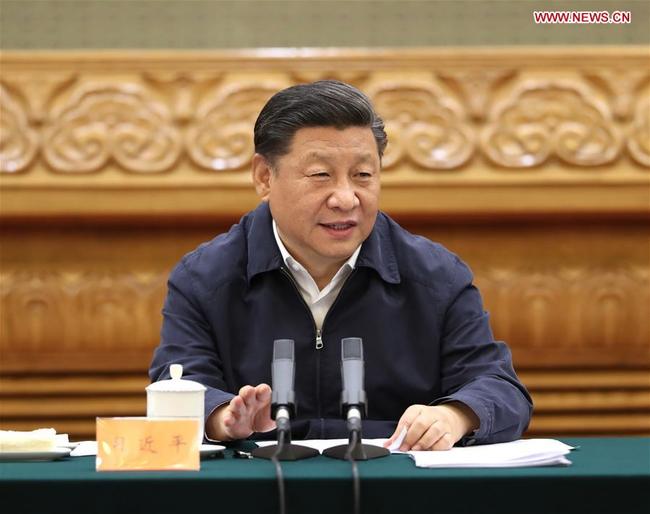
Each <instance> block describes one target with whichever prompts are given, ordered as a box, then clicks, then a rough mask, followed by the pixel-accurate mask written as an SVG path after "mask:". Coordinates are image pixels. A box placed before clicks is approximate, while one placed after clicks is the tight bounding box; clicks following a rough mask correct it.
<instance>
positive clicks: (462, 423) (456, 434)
mask: <svg viewBox="0 0 650 514" xmlns="http://www.w3.org/2000/svg"><path fill="white" fill-rule="evenodd" d="M478 425H479V420H478V417H477V416H476V414H474V411H472V409H470V408H469V407H468V406H467V405H465V404H463V403H460V402H451V403H446V404H444V405H435V406H429V405H411V406H410V407H409V408H408V409H406V410H405V411H404V414H402V417H401V418H400V420H399V422H398V423H397V428H396V429H395V432H394V433H393V435H392V436H390V439H388V441H386V443H385V444H384V446H386V447H388V446H390V445H391V444H392V443H393V441H394V440H395V439H397V438H398V437H399V435H400V433H401V432H402V429H404V428H406V430H407V432H406V437H405V438H404V440H403V441H402V444H401V446H400V447H399V449H400V450H401V451H409V450H414V451H418V450H449V449H451V448H452V447H453V446H454V444H456V442H458V441H459V440H460V439H461V438H462V437H463V436H464V435H466V434H468V433H470V432H472V431H473V430H475V429H477V428H478Z"/></svg>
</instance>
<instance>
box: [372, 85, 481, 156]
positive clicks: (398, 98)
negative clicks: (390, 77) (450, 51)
mask: <svg viewBox="0 0 650 514" xmlns="http://www.w3.org/2000/svg"><path fill="white" fill-rule="evenodd" d="M370 97H371V99H372V100H373V103H374V105H375V108H376V109H377V112H379V114H380V115H381V116H382V117H383V119H384V123H385V126H386V133H387V134H388V141H389V144H388V147H387V149H386V153H385V154H384V158H383V165H384V168H386V169H390V168H391V167H394V166H395V165H396V164H397V163H401V162H403V161H410V162H412V163H413V164H415V165H417V166H419V167H422V168H425V169H452V168H457V167H459V166H462V165H463V164H465V163H466V162H467V161H468V160H469V158H470V157H471V156H472V153H473V152H474V141H473V139H474V138H473V137H472V131H471V128H470V126H469V125H468V124H467V122H466V121H465V114H464V112H463V111H462V109H461V107H460V106H459V105H458V103H457V102H455V101H454V100H453V99H452V98H450V97H445V96H444V95H443V94H442V93H441V92H439V91H437V90H436V89H434V88H433V87H432V85H430V84H422V85H418V84H413V83H405V84H392V85H388V86H382V87H380V88H378V89H376V90H374V91H371V92H370Z"/></svg>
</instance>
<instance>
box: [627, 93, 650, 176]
mask: <svg viewBox="0 0 650 514" xmlns="http://www.w3.org/2000/svg"><path fill="white" fill-rule="evenodd" d="M627 149H628V151H629V152H630V155H631V156H632V158H633V159H634V160H636V161H637V162H638V163H639V164H642V165H644V166H647V167H648V168H650V94H648V95H647V96H646V97H645V98H643V99H641V100H639V102H638V104H637V106H636V109H634V119H633V120H632V125H631V127H630V132H629V137H628V139H627Z"/></svg>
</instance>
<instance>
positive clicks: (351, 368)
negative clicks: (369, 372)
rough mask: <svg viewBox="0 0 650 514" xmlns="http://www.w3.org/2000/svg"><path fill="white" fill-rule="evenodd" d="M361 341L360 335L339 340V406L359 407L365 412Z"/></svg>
mask: <svg viewBox="0 0 650 514" xmlns="http://www.w3.org/2000/svg"><path fill="white" fill-rule="evenodd" d="M363 368H364V364H363V342H362V340H361V338H360V337H346V338H344V339H342V340H341V379H342V382H343V384H342V385H343V390H342V391H341V407H343V409H345V408H348V407H359V408H360V409H361V411H363V412H364V413H365V412H366V408H367V406H366V392H365V390H364V369H363Z"/></svg>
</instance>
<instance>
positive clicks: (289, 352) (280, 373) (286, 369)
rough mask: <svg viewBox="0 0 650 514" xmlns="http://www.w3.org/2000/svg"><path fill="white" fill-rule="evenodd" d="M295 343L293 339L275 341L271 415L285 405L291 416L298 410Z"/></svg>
mask: <svg viewBox="0 0 650 514" xmlns="http://www.w3.org/2000/svg"><path fill="white" fill-rule="evenodd" d="M294 375H295V363H294V343H293V339H276V340H275V341H273V361H272V362H271V380H272V384H273V385H272V394H271V415H272V416H273V417H276V414H277V412H278V409H279V408H280V407H284V408H286V409H287V411H288V412H289V414H290V416H294V415H295V412H296V395H295V392H294V389H293V387H294Z"/></svg>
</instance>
